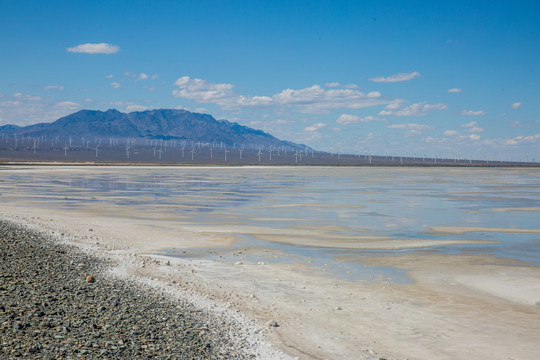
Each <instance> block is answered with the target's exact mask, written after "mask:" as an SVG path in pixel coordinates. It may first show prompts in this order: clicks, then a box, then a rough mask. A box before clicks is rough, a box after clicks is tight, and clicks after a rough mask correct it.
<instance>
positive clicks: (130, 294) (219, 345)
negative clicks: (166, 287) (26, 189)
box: [0, 220, 255, 359]
mask: <svg viewBox="0 0 540 360" xmlns="http://www.w3.org/2000/svg"><path fill="white" fill-rule="evenodd" d="M108 265H109V264H107V263H106V261H104V260H101V259H100V260H98V259H97V258H94V257H92V256H89V255H87V254H84V253H82V252H81V251H80V250H77V249H75V248H73V247H71V246H68V245H64V244H59V243H57V242H55V241H54V240H52V239H47V238H46V237H44V236H43V235H39V234H37V233H36V232H34V231H32V230H29V229H26V228H24V227H21V226H19V225H15V224H13V223H10V222H7V221H2V220H0V358H17V357H23V358H32V359H69V358H83V359H91V358H101V359H103V358H111V359H119V358H129V359H140V358H146V359H149V358H152V359H154V358H157V359H159V358H163V359H252V358H254V357H255V355H254V354H250V351H249V349H246V347H245V346H244V345H243V344H242V339H238V338H237V337H236V336H235V334H234V331H233V330H231V329H234V324H227V323H226V322H224V321H223V320H222V319H215V318H212V316H211V315H210V314H208V313H206V312H205V311H203V310H200V309H198V308H196V307H195V306H193V305H192V304H189V303H186V302H184V301H181V300H174V299H170V298H165V297H164V296H163V295H162V294H159V293H157V292H156V291H155V290H152V289H150V288H144V287H141V286H140V285H134V284H130V283H129V282H126V281H120V280H118V279H115V278H113V277H111V276H107V275H106V269H107V268H108ZM90 275H91V277H89V276H90Z"/></svg>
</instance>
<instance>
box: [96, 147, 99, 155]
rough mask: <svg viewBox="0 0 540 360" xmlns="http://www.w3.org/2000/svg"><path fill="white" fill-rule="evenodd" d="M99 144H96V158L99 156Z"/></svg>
mask: <svg viewBox="0 0 540 360" xmlns="http://www.w3.org/2000/svg"><path fill="white" fill-rule="evenodd" d="M98 149H99V144H97V145H96V158H97V157H98Z"/></svg>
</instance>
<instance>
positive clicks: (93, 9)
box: [0, 0, 540, 161]
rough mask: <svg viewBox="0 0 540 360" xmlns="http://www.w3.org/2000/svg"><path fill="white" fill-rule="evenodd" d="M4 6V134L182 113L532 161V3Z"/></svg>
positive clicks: (538, 77)
mask: <svg viewBox="0 0 540 360" xmlns="http://www.w3.org/2000/svg"><path fill="white" fill-rule="evenodd" d="M0 5H1V11H0V44H1V48H2V55H1V56H0V68H1V69H2V70H1V71H2V72H1V73H2V76H1V77H0V125H4V124H17V125H27V124H32V123H37V122H51V121H54V120H56V119H57V118H59V117H61V116H65V115H68V114H70V113H72V112H75V111H78V110H80V109H97V110H107V109H109V108H116V109H118V110H120V111H141V110H145V109H152V108H183V109H187V110H190V111H196V112H205V113H210V114H212V115H214V117H216V118H217V119H228V120H230V121H236V122H239V123H241V124H243V125H248V126H251V127H254V128H258V129H263V130H265V131H268V132H270V133H272V134H274V135H275V136H277V137H279V138H282V139H287V140H291V141H295V142H299V143H304V144H307V145H309V146H312V147H314V148H316V149H318V150H331V151H341V152H349V153H356V152H358V153H366V152H369V153H375V154H386V153H388V154H408V155H414V154H416V155H417V156H422V155H423V154H426V155H428V156H431V155H438V156H450V157H454V156H456V155H458V154H459V155H460V156H461V157H465V156H466V157H467V158H468V157H469V156H473V157H476V158H481V159H485V158H486V157H488V158H493V159H505V160H506V159H509V158H510V159H514V160H518V159H529V160H531V159H536V160H537V161H539V160H540V2H538V1H514V2H508V1H451V2H450V1H449V2H444V4H441V3H440V2H434V1H276V0H275V1H133V0H131V1H22V0H18V1H8V0H0Z"/></svg>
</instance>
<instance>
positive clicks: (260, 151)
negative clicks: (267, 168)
mask: <svg viewBox="0 0 540 360" xmlns="http://www.w3.org/2000/svg"><path fill="white" fill-rule="evenodd" d="M261 155H262V150H261V147H260V146H259V152H258V153H257V156H258V157H259V162H261Z"/></svg>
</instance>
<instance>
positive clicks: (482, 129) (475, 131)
mask: <svg viewBox="0 0 540 360" xmlns="http://www.w3.org/2000/svg"><path fill="white" fill-rule="evenodd" d="M469 131H470V132H472V133H477V132H483V131H484V128H482V127H480V126H475V127H472V128H470V129H469Z"/></svg>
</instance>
